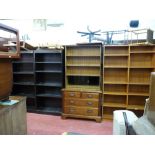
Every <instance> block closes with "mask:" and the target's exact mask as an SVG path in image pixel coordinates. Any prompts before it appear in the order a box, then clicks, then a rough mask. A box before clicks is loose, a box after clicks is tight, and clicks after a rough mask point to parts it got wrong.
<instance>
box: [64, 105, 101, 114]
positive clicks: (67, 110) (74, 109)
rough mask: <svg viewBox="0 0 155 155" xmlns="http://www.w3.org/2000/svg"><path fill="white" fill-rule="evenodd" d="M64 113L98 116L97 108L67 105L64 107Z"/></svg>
mask: <svg viewBox="0 0 155 155" xmlns="http://www.w3.org/2000/svg"><path fill="white" fill-rule="evenodd" d="M64 113H66V114H73V115H84V116H98V109H97V108H84V107H75V106H67V107H64Z"/></svg>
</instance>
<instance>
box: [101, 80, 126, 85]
mask: <svg viewBox="0 0 155 155" xmlns="http://www.w3.org/2000/svg"><path fill="white" fill-rule="evenodd" d="M104 84H128V83H127V82H116V81H104Z"/></svg>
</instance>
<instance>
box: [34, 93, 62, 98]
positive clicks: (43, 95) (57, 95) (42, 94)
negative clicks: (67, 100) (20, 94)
mask: <svg viewBox="0 0 155 155" xmlns="http://www.w3.org/2000/svg"><path fill="white" fill-rule="evenodd" d="M36 96H38V97H54V98H61V95H59V94H50V93H41V94H36Z"/></svg>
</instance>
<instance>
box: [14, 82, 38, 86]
mask: <svg viewBox="0 0 155 155" xmlns="http://www.w3.org/2000/svg"><path fill="white" fill-rule="evenodd" d="M13 84H14V85H31V86H34V85H35V83H34V82H14V83H13Z"/></svg>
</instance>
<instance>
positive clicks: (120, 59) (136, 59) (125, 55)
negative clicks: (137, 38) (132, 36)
mask: <svg viewBox="0 0 155 155" xmlns="http://www.w3.org/2000/svg"><path fill="white" fill-rule="evenodd" d="M152 71H155V45H117V46H116V45H109V46H108V45H107V46H104V65H103V104H102V105H103V118H106V119H107V118H108V119H111V118H112V116H113V115H112V114H113V111H114V110H118V109H129V110H132V111H134V112H135V113H136V114H137V115H138V116H141V115H142V114H143V110H144V105H145V99H146V98H148V96H149V84H150V74H151V72H152Z"/></svg>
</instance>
